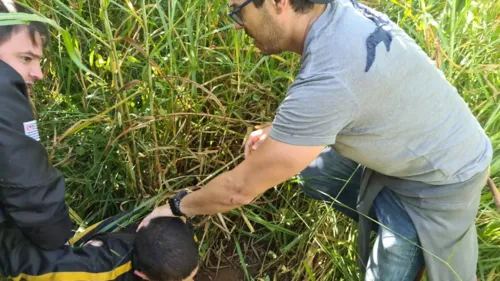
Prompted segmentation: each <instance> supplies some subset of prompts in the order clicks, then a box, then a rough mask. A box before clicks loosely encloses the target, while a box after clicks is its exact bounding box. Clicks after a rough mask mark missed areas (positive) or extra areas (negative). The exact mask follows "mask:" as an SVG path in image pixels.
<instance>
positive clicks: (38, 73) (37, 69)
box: [30, 63, 43, 80]
mask: <svg viewBox="0 0 500 281" xmlns="http://www.w3.org/2000/svg"><path fill="white" fill-rule="evenodd" d="M30 77H31V78H33V80H42V79H43V72H42V67H41V66H40V64H39V63H37V64H36V65H35V66H34V67H33V68H32V69H31V72H30Z"/></svg>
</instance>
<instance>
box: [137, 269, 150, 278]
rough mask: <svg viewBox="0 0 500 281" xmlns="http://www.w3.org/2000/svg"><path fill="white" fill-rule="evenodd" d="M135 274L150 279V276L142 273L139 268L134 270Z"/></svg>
mask: <svg viewBox="0 0 500 281" xmlns="http://www.w3.org/2000/svg"><path fill="white" fill-rule="evenodd" d="M134 274H135V275H137V276H139V277H141V278H142V279H144V280H149V278H148V277H147V276H146V274H144V273H142V272H141V271H139V270H134Z"/></svg>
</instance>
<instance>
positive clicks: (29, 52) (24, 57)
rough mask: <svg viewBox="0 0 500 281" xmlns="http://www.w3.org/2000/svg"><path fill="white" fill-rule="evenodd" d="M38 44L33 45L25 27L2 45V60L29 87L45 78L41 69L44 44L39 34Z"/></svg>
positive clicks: (0, 49)
mask: <svg viewBox="0 0 500 281" xmlns="http://www.w3.org/2000/svg"><path fill="white" fill-rule="evenodd" d="M36 43H37V44H36V45H34V44H33V41H32V40H31V37H30V34H29V32H28V29H27V28H24V27H23V28H21V29H19V31H17V32H16V31H14V33H13V34H12V36H11V38H10V39H9V40H8V41H6V42H5V43H3V44H1V45H0V60H2V61H4V62H5V63H7V64H8V65H10V67H12V68H14V69H15V70H16V71H17V72H18V73H19V74H20V75H21V76H22V77H23V79H24V82H25V83H26V84H28V85H31V84H33V83H34V82H36V81H37V80H40V79H42V78H43V73H42V69H41V67H40V61H41V59H42V55H43V51H42V48H43V44H42V38H41V37H40V35H39V34H37V35H36Z"/></svg>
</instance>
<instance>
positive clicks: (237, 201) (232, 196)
mask: <svg viewBox="0 0 500 281" xmlns="http://www.w3.org/2000/svg"><path fill="white" fill-rule="evenodd" d="M226 187H227V191H228V193H227V194H228V197H227V198H228V199H227V200H226V203H227V205H229V206H244V205H248V204H251V203H252V202H253V200H254V199H255V197H257V196H256V195H255V194H252V193H251V192H250V190H249V188H248V187H249V186H248V185H247V184H246V181H245V180H244V179H243V178H233V177H231V176H229V177H227V178H226Z"/></svg>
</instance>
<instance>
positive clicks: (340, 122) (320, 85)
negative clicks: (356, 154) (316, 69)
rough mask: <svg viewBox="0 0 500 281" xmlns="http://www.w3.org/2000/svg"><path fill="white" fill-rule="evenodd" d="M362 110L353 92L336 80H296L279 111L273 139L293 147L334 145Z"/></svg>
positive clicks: (321, 78)
mask: <svg viewBox="0 0 500 281" xmlns="http://www.w3.org/2000/svg"><path fill="white" fill-rule="evenodd" d="M358 110H359V107H358V105H357V103H356V100H355V99H354V97H353V96H352V94H351V92H350V91H349V90H348V89H347V88H346V87H345V86H344V85H342V83H341V82H339V81H338V80H337V79H335V78H334V77H325V76H321V75H317V76H316V77H314V78H313V79H300V80H296V81H295V82H294V84H292V86H291V87H290V89H289V90H288V93H287V96H286V98H285V99H284V101H283V102H282V103H281V105H280V106H279V108H278V112H277V113H276V116H275V119H274V122H273V128H272V130H271V133H270V136H271V137H272V138H273V139H275V140H277V141H280V142H284V143H288V144H292V145H303V146H320V145H333V144H335V140H336V138H337V134H338V133H339V132H340V131H341V130H342V129H343V128H345V127H346V126H348V125H349V123H350V122H352V121H353V120H354V118H355V116H356V115H357V113H358Z"/></svg>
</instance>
